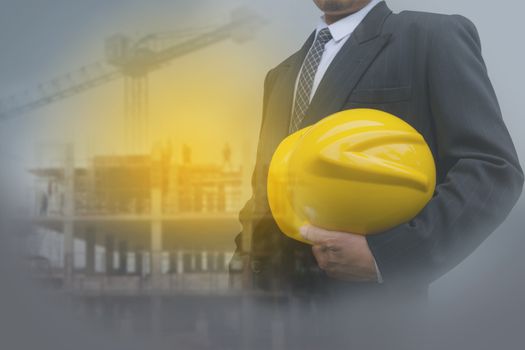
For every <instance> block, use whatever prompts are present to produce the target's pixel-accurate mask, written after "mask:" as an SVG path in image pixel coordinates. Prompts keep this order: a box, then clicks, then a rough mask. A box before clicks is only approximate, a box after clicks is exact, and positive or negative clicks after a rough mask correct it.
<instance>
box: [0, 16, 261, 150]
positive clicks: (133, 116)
mask: <svg viewBox="0 0 525 350" xmlns="http://www.w3.org/2000/svg"><path fill="white" fill-rule="evenodd" d="M263 24H264V20H263V19H262V18H261V17H259V16H258V15H256V14H254V13H252V12H250V11H249V10H248V9H245V8H241V9H237V10H234V11H233V12H232V15H231V20H230V21H229V22H228V23H226V24H223V25H220V26H217V27H214V28H207V30H206V31H204V32H202V33H198V34H194V33H193V32H192V31H189V32H187V33H182V32H178V33H177V32H174V33H156V34H149V35H146V36H144V37H141V38H139V39H133V38H130V37H128V36H125V35H121V34H117V35H113V36H111V37H109V38H108V39H106V42H105V53H106V59H105V62H104V61H99V62H96V63H94V64H89V65H85V66H83V67H81V68H80V69H78V70H77V71H74V72H70V73H67V74H65V75H63V76H61V77H57V78H55V79H53V80H51V81H49V82H47V83H42V84H39V85H38V87H37V88H36V89H34V90H31V91H26V92H24V93H21V94H15V95H12V96H10V97H7V98H3V99H0V122H1V121H2V120H6V119H8V118H13V117H17V116H19V115H22V114H25V113H28V112H31V111H33V110H36V109H38V108H41V107H44V106H46V105H49V104H51V103H54V102H56V101H60V100H63V99H66V98H68V97H71V96H74V95H77V94H79V93H81V92H84V91H86V90H89V89H93V88H95V87H97V86H100V85H102V84H105V83H108V82H110V81H113V80H115V79H118V78H124V100H125V101H124V114H125V118H126V125H125V129H126V138H127V139H126V143H127V144H128V146H131V147H133V148H135V149H134V150H135V151H136V150H137V149H136V147H141V146H144V145H145V142H146V141H147V138H148V135H147V134H148V118H147V117H148V116H147V109H148V74H149V73H150V72H152V71H154V70H156V69H159V68H160V67H162V66H164V65H166V64H168V63H169V62H170V61H172V60H174V59H176V58H178V57H181V56H184V55H187V54H189V53H192V52H194V51H197V50H199V49H202V48H205V47H207V46H210V45H212V44H215V43H218V42H221V41H224V40H227V39H232V40H234V41H236V42H239V43H243V42H245V41H247V40H250V39H251V38H252V37H253V35H254V33H255V32H256V30H257V29H258V28H259V27H260V26H261V25H263ZM173 37H174V38H176V39H178V40H177V43H176V44H173V45H168V46H167V47H160V48H159V46H163V45H159V43H163V42H166V41H169V39H170V38H173ZM181 37H183V38H184V39H183V40H181V39H180V38H181ZM188 37H189V38H188ZM141 148H142V147H141Z"/></svg>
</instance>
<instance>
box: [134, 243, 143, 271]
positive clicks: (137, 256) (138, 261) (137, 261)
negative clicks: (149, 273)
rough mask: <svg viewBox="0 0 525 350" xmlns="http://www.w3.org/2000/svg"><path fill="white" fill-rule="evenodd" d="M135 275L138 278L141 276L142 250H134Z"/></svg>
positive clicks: (139, 248)
mask: <svg viewBox="0 0 525 350" xmlns="http://www.w3.org/2000/svg"><path fill="white" fill-rule="evenodd" d="M135 273H136V274H137V275H139V276H142V274H143V260H142V248H141V247H137V248H136V249H135Z"/></svg>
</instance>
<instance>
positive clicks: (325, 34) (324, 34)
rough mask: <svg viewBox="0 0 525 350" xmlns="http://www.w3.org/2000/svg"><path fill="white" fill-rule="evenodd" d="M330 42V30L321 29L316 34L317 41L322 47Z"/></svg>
mask: <svg viewBox="0 0 525 350" xmlns="http://www.w3.org/2000/svg"><path fill="white" fill-rule="evenodd" d="M330 40H332V34H331V33H330V29H328V28H323V29H321V30H320V31H319V33H317V41H319V42H320V43H321V44H322V45H324V44H326V43H327V42H329V41H330Z"/></svg>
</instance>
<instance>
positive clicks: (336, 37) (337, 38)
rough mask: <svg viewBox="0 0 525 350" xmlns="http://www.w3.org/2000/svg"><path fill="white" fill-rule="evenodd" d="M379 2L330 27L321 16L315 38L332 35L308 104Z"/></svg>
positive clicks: (377, 270)
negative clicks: (327, 32) (323, 31)
mask: <svg viewBox="0 0 525 350" xmlns="http://www.w3.org/2000/svg"><path fill="white" fill-rule="evenodd" d="M381 1H382V0H372V1H370V3H369V4H368V5H366V6H365V7H363V8H362V9H361V10H359V11H357V12H355V13H352V14H351V15H348V16H346V17H344V18H342V19H340V20H338V21H337V22H334V23H332V24H330V25H328V24H326V22H325V19H324V15H323V16H321V22H320V23H319V24H318V25H317V27H316V29H315V35H316V37H317V34H318V33H319V31H320V30H321V29H323V28H327V27H328V30H330V34H332V39H331V40H330V41H328V42H327V43H326V44H325V47H324V51H323V55H322V57H321V61H320V62H319V66H318V68H317V72H316V73H315V77H314V82H313V86H312V92H311V93H310V102H311V101H312V98H313V97H314V94H315V91H316V90H317V88H318V87H319V83H320V82H321V79H323V76H324V74H325V73H326V70H327V69H328V67H329V66H330V63H332V61H333V60H334V58H335V56H336V55H337V53H338V52H339V50H341V48H342V47H343V45H344V44H345V43H346V41H347V40H348V38H350V35H352V33H353V32H354V30H355V29H356V28H357V26H358V25H359V24H360V23H361V21H362V20H363V19H364V18H365V17H366V15H367V14H368V13H369V12H370V11H371V10H372V9H373V8H374V7H375V6H376V5H377V4H379V3H380V2H381ZM314 41H315V40H314ZM312 46H313V45H312ZM310 49H311V47H310ZM307 56H308V54H307ZM303 66H304V62H303ZM302 69H303V67H302V66H301V71H302ZM300 76H301V73H299V74H298V75H297V78H296V80H295V90H294V101H293V104H292V106H294V105H295V92H296V91H297V85H298V84H299V77H300ZM374 264H375V266H376V272H377V281H378V282H379V283H382V282H383V279H382V277H381V272H380V271H379V268H378V266H377V263H376V262H375V259H374Z"/></svg>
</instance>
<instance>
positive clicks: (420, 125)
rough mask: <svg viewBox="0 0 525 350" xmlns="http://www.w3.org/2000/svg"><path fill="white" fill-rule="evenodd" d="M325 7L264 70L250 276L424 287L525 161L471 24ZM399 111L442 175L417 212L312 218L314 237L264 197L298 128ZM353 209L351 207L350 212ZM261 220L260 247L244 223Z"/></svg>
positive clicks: (310, 283)
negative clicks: (277, 154)
mask: <svg viewBox="0 0 525 350" xmlns="http://www.w3.org/2000/svg"><path fill="white" fill-rule="evenodd" d="M314 3H315V4H316V5H317V6H318V7H319V9H320V10H321V11H322V12H323V13H324V15H323V16H322V19H321V22H320V23H319V25H318V26H317V28H316V29H315V31H314V32H313V33H312V34H311V35H310V37H309V38H308V39H307V41H306V42H305V43H304V45H303V46H302V47H301V48H300V49H299V50H298V51H297V52H296V53H294V54H293V55H292V56H290V57H289V58H287V59H286V60H285V61H284V62H282V63H281V64H279V65H278V66H277V67H275V68H274V69H272V70H270V72H269V73H268V74H267V77H266V80H265V84H264V101H263V116H262V124H261V129H260V135H259V144H258V149H257V160H256V166H255V170H254V173H253V177H252V186H253V195H252V198H251V199H250V200H249V201H248V202H247V203H246V205H245V206H244V208H243V209H242V210H241V212H240V215H239V218H240V221H241V223H242V224H243V230H244V231H243V232H241V233H240V234H239V235H238V236H237V239H236V243H237V252H236V256H243V257H245V264H244V268H245V269H247V270H246V271H247V273H248V274H249V275H250V276H251V277H252V281H253V286H254V287H255V288H261V289H266V290H274V291H275V290H278V291H294V292H299V293H307V294H311V295H317V294H318V293H321V294H322V295H326V294H327V293H328V294H333V293H343V295H349V293H365V294H370V293H374V295H378V294H377V293H379V295H381V293H390V292H393V291H394V292H400V294H403V295H415V296H419V297H422V298H425V297H426V293H427V289H428V285H429V284H430V283H431V282H432V281H433V280H435V279H436V278H438V277H440V276H441V275H443V274H444V273H446V272H447V271H448V270H450V269H451V268H452V267H454V266H455V265H457V264H458V263H459V262H461V261H462V260H463V259H465V258H466V257H467V256H468V255H469V254H471V253H472V252H473V251H474V250H475V249H476V247H478V246H479V245H480V244H481V243H482V242H483V240H484V239H485V238H487V236H488V235H489V234H490V233H491V232H492V231H493V230H494V229H495V228H496V227H497V226H498V225H499V224H500V223H501V222H502V221H503V220H504V219H505V217H506V216H507V215H508V213H509V212H510V210H511V209H512V207H513V206H514V204H515V202H516V201H517V199H518V197H519V195H520V193H521V190H522V185H523V173H522V169H521V167H520V164H519V162H518V157H517V155H516V151H515V149H514V146H513V143H512V140H511V138H510V136H509V133H508V131H507V129H506V126H505V124H504V122H503V119H502V116H501V112H500V109H499V106H498V102H497V99H496V95H495V92H494V90H493V88H492V86H491V83H490V81H489V78H488V75H487V69H486V66H485V63H484V61H483V58H482V55H481V46H480V39H479V37H478V33H477V30H476V28H475V27H474V25H473V24H472V23H471V22H470V21H469V20H468V19H466V18H465V17H462V16H459V15H438V14H431V13H422V12H411V11H404V12H401V13H399V14H394V13H392V11H391V10H390V9H389V8H388V6H387V4H386V3H385V2H383V1H378V0H314ZM352 108H375V109H379V110H383V111H386V112H389V113H391V114H394V115H396V116H397V117H399V118H401V119H403V120H404V121H406V122H408V123H409V124H410V125H412V126H413V127H414V128H415V129H416V130H418V131H419V132H420V133H421V134H422V135H423V136H424V138H425V140H426V141H427V143H428V144H429V146H430V148H431V150H432V153H433V156H434V159H435V162H436V169H437V186H436V190H435V193H434V196H433V198H432V199H431V201H430V202H429V203H428V205H427V206H426V207H425V208H424V209H423V210H422V211H421V212H420V213H419V214H418V215H417V216H416V217H415V218H413V219H412V220H410V221H409V222H406V223H403V224H401V225H399V226H397V227H394V228H392V229H390V230H388V231H386V232H382V233H379V234H376V235H369V236H366V237H365V236H360V235H356V234H353V233H351V232H331V231H327V230H324V229H322V228H318V227H313V226H305V227H303V228H302V229H301V233H302V235H303V236H304V237H305V238H307V239H308V240H310V241H312V242H313V243H314V245H313V246H310V245H306V244H303V243H300V242H297V241H294V240H292V239H290V238H288V237H287V236H285V235H283V234H282V233H281V232H280V231H279V228H278V227H277V225H276V223H275V221H274V220H273V218H272V215H271V212H270V209H269V207H268V202H267V197H266V179H267V173H268V166H269V163H270V160H271V156H272V154H273V152H274V151H275V149H276V147H277V146H278V144H279V143H280V142H281V141H282V140H283V139H284V138H285V137H286V136H287V135H289V134H290V133H292V132H294V131H296V130H299V129H301V128H304V127H306V126H308V125H311V124H313V123H316V122H317V121H319V120H320V119H322V118H324V117H327V116H329V115H331V114H333V113H335V112H338V111H341V110H346V109H352ZM349 215H351V213H349ZM248 227H251V229H252V241H251V249H250V250H249V251H243V250H242V246H243V244H242V243H243V242H242V240H243V233H247V230H248Z"/></svg>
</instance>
